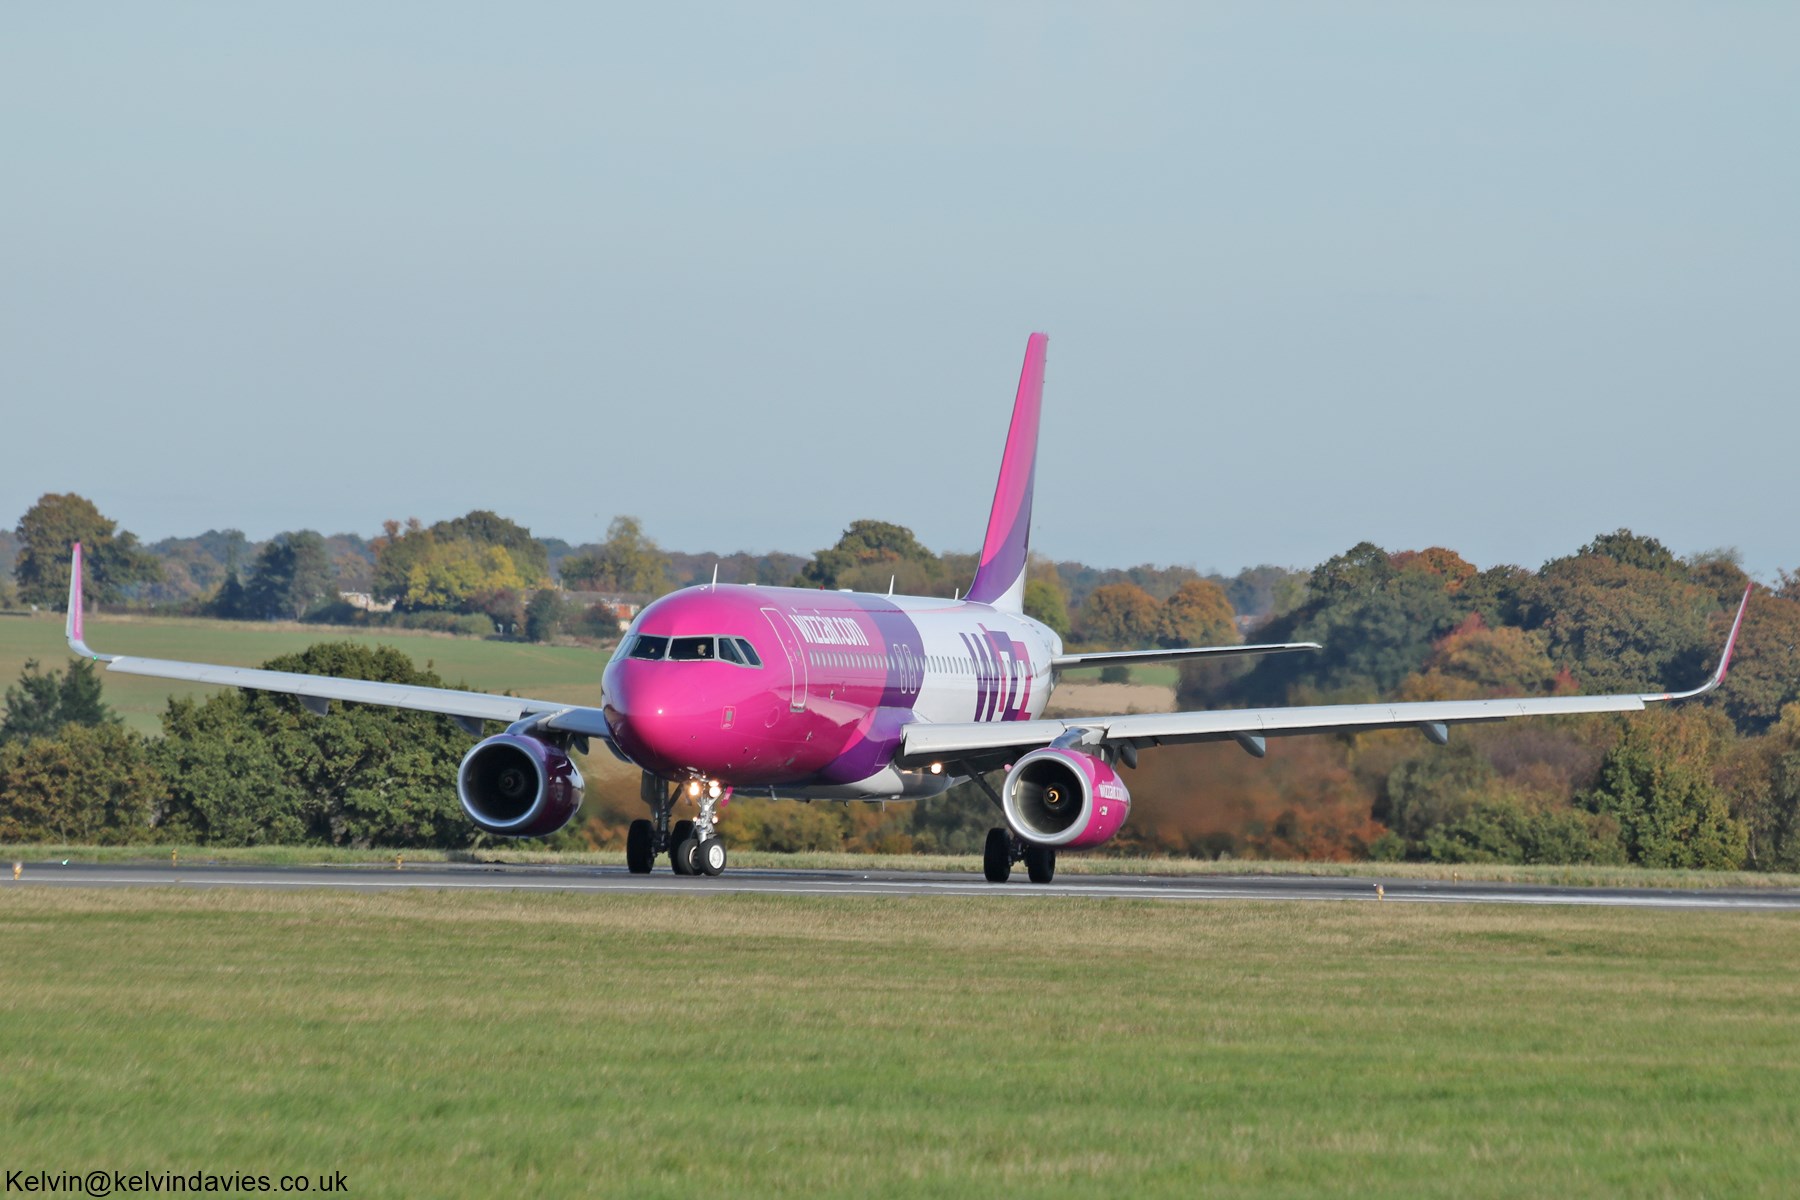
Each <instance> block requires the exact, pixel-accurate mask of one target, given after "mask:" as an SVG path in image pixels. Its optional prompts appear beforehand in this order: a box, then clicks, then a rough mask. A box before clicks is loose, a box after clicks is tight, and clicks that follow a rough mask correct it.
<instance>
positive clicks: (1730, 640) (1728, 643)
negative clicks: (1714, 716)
mask: <svg viewBox="0 0 1800 1200" xmlns="http://www.w3.org/2000/svg"><path fill="white" fill-rule="evenodd" d="M1755 590H1756V585H1755V584H1754V583H1752V584H1750V585H1749V586H1748V587H1746V588H1745V589H1744V598H1743V599H1742V600H1740V601H1738V610H1737V616H1736V617H1734V618H1732V622H1731V633H1730V635H1729V636H1727V637H1726V639H1725V651H1724V653H1722V654H1720V655H1719V665H1718V666H1716V667H1714V668H1713V673H1712V675H1711V676H1710V677H1708V679H1707V681H1706V682H1705V683H1703V684H1701V685H1700V686H1699V687H1697V688H1693V689H1692V690H1690V691H1686V692H1660V693H1658V694H1656V695H1648V696H1645V697H1644V699H1645V700H1646V701H1649V700H1692V699H1693V698H1694V697H1695V696H1704V695H1706V693H1708V692H1710V691H1712V690H1713V689H1714V688H1716V687H1718V686H1719V685H1720V684H1721V683H1724V682H1725V672H1726V670H1727V669H1729V668H1730V666H1731V653H1732V651H1733V650H1736V649H1737V640H1738V633H1739V632H1740V631H1741V630H1742V629H1743V628H1744V614H1745V613H1747V612H1749V611H1750V593H1751V592H1754V591H1755Z"/></svg>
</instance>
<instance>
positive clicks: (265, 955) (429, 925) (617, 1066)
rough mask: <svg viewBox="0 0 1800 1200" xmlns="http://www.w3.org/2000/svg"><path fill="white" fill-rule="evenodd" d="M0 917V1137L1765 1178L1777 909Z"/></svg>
mask: <svg viewBox="0 0 1800 1200" xmlns="http://www.w3.org/2000/svg"><path fill="white" fill-rule="evenodd" d="M0 886H9V885H0ZM0 961H3V962H4V964H5V965H4V975H3V982H0V1104H3V1105H4V1109H3V1110H0V1121H3V1124H0V1128H4V1129H5V1130H6V1139H5V1146H6V1153H5V1158H6V1163H5V1164H4V1165H5V1167H6V1168H7V1169H20V1168H24V1169H44V1170H51V1171H57V1170H71V1171H82V1170H87V1169H90V1168H94V1167H100V1166H106V1167H115V1168H118V1169H122V1170H132V1169H136V1170H151V1171H161V1170H168V1171H181V1172H191V1171H194V1170H213V1171H229V1170H240V1171H246V1170H247V1171H267V1172H271V1173H287V1172H299V1171H306V1172H311V1173H319V1172H326V1171H331V1170H341V1171H343V1172H345V1174H346V1175H347V1176H348V1178H349V1183H350V1188H351V1192H352V1194H354V1195H360V1196H417V1195H446V1196H495V1195H533V1196H559V1195H575V1194H587V1193H597V1194H602V1195H621V1196H622V1195H631V1196H671V1197H675V1196H680V1197H689V1196H695V1195H734V1196H735V1195H815V1194H845V1195H877V1196H880V1195H907V1196H959V1197H960V1196H967V1195H1031V1196H1061V1195H1070V1196H1074V1195H1104V1196H1109V1197H1110V1196H1142V1195H1176V1196H1189V1195H1196V1194H1206V1195H1209V1196H1237V1195H1252V1194H1257V1195H1260V1194H1280V1195H1302V1194H1315V1193H1338V1194H1356V1195H1401V1196H1457V1197H1468V1196H1474V1197H1480V1196H1549V1195H1556V1196H1569V1195H1598V1196H1613V1195H1622V1194H1624V1195H1665V1194H1666V1195H1767V1196H1778V1195H1788V1194H1791V1188H1792V1185H1793V1179H1794V1170H1795V1167H1796V1154H1797V1149H1796V1148H1797V1147H1800V919H1796V918H1794V917H1792V916H1784V915H1778V914H1727V913H1668V912H1638V911H1621V910H1589V909H1574V908H1553V909H1511V908H1505V909H1502V908H1485V907H1475V906H1470V907H1462V906H1454V907H1437V906H1431V907H1423V906H1420V907H1414V906H1400V905H1381V904H1374V903H1369V904H1348V903H1346V904H1288V905H1269V904H1206V905H1175V904H1138V903H1107V902H1072V901H1057V900H1042V899H1039V900H1032V899H1022V898H1014V899H993V900H979V901H968V900H946V899H928V898H927V899H904V900H882V899H872V898H858V899H847V900H809V899H792V898H773V897H757V896H730V895H714V896H708V897H696V896H661V897H622V896H608V897H581V896H566V895H539V894H533V895H488V894H482V895H471V894H455V895H451V894H445V893H430V892H425V893H408V894H398V895H396V894H382V895H370V896H358V895H336V894H330V895H327V894H320V893H300V894H275V893H256V892H239V891H220V892H181V891H172V890H147V891H114V892H89V891H63V890H56V889H48V888H45V889H38V888H28V887H21V888H14V889H12V890H11V891H10V892H8V893H7V894H6V896H5V899H4V901H0Z"/></svg>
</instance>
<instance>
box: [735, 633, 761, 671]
mask: <svg viewBox="0 0 1800 1200" xmlns="http://www.w3.org/2000/svg"><path fill="white" fill-rule="evenodd" d="M736 641H737V647H738V649H739V650H742V651H743V652H744V661H745V662H746V663H749V664H750V665H751V666H753V667H760V666H762V659H761V658H759V657H758V656H757V653H756V647H755V646H752V645H751V644H750V639H749V638H738V639H736Z"/></svg>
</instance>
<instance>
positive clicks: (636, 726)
mask: <svg viewBox="0 0 1800 1200" xmlns="http://www.w3.org/2000/svg"><path fill="white" fill-rule="evenodd" d="M705 669H706V668H705V667H700V668H699V670H705ZM699 683H700V680H699V679H698V678H697V673H696V672H695V671H693V670H690V669H689V668H688V664H684V663H657V662H645V663H635V662H625V663H620V664H617V669H616V670H615V671H614V672H613V673H612V677H611V678H610V679H609V680H608V684H609V686H608V689H607V695H606V719H607V723H608V724H610V725H611V726H612V730H613V736H614V738H615V739H617V741H618V744H619V749H621V750H623V751H624V752H625V753H626V755H627V756H629V757H630V758H631V760H632V761H633V762H635V763H637V764H638V765H639V766H642V767H647V768H649V769H651V770H657V771H660V770H673V769H676V768H679V767H687V766H693V765H696V764H694V763H693V762H692V761H691V760H692V759H693V758H694V752H695V748H696V735H697V734H698V733H699V732H700V731H701V730H702V729H704V728H705V727H706V724H705V719H706V717H707V715H709V714H710V712H711V708H712V707H713V706H712V705H711V703H710V702H709V700H708V698H707V697H706V695H705V694H704V693H705V691H706V689H705V688H703V687H698V686H695V685H697V684H699ZM711 715H713V716H714V718H715V719H714V720H713V721H712V724H715V725H716V724H717V723H718V722H717V720H716V714H711Z"/></svg>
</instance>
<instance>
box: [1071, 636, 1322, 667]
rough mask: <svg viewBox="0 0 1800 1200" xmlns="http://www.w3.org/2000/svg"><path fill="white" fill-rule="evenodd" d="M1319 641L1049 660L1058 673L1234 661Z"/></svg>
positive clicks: (1108, 653) (1106, 652)
mask: <svg viewBox="0 0 1800 1200" xmlns="http://www.w3.org/2000/svg"><path fill="white" fill-rule="evenodd" d="M1320 649H1323V647H1322V646H1320V645H1319V643H1317V642H1264V643H1263V644H1262V645H1259V646H1184V647H1182V648H1181V649H1179V650H1100V651H1095V652H1094V653H1092V654H1059V655H1057V656H1056V657H1055V658H1053V659H1051V660H1050V665H1051V666H1053V667H1056V668H1057V669H1058V670H1064V669H1067V668H1069V667H1112V666H1120V667H1129V666H1131V665H1132V664H1133V663H1153V662H1174V661H1176V660H1178V659H1183V658H1231V657H1233V656H1234V655H1239V654H1287V653H1289V652H1290V651H1294V650H1320Z"/></svg>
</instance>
